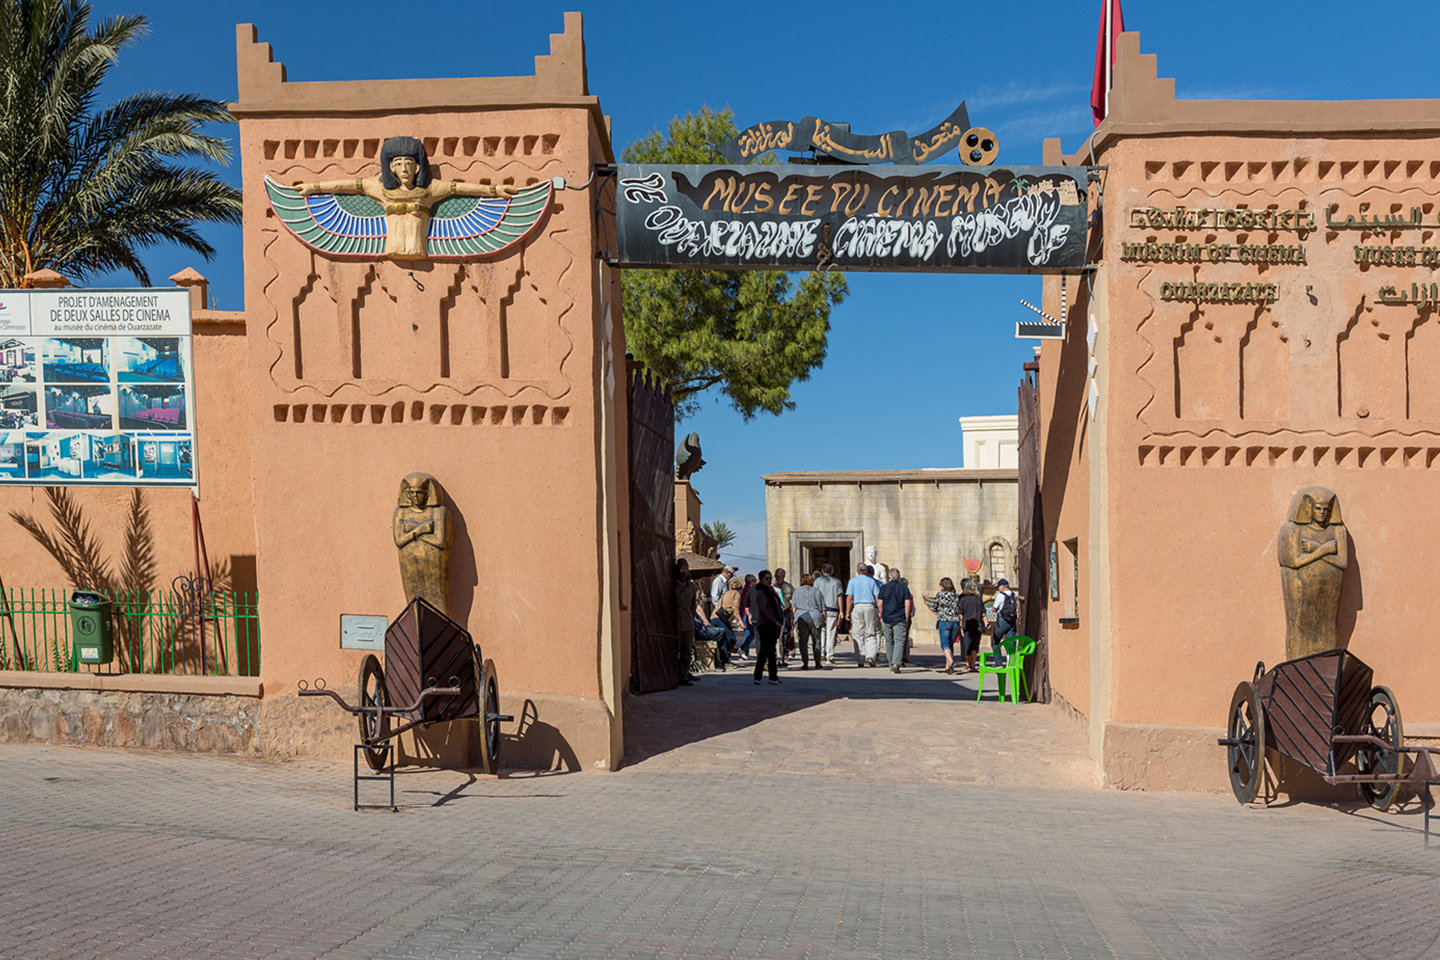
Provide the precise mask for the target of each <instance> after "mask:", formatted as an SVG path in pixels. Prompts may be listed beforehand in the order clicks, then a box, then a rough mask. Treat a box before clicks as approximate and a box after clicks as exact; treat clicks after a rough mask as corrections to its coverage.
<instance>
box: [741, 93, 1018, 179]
mask: <svg viewBox="0 0 1440 960" xmlns="http://www.w3.org/2000/svg"><path fill="white" fill-rule="evenodd" d="M951 149H954V150H955V151H956V153H957V155H958V156H959V158H960V161H961V162H962V163H965V164H968V165H970V166H972V167H973V166H988V165H989V164H992V163H994V162H995V157H996V155H997V154H998V153H999V150H1000V146H999V144H998V143H997V142H996V140H995V134H993V133H991V132H990V131H989V130H987V129H985V128H984V127H972V126H970V113H969V111H968V110H966V109H965V104H963V103H962V104H960V106H958V107H956V108H955V112H954V113H952V114H950V116H948V117H946V118H945V119H944V120H942V121H940V123H938V124H936V125H935V126H933V127H931V128H930V129H929V130H926V131H925V132H924V133H917V134H916V135H915V136H913V137H912V136H910V135H909V134H908V133H906V132H905V131H904V130H895V131H892V132H890V133H881V134H875V135H870V134H862V133H851V132H850V124H848V123H839V122H837V121H833V120H821V119H820V118H819V117H804V118H803V119H801V120H798V121H796V120H767V121H765V122H764V123H757V124H755V125H753V126H749V127H746V128H745V129H744V130H741V131H740V133H739V135H738V136H736V137H735V139H734V140H731V141H727V142H726V143H723V144H721V145H720V154H721V156H723V157H724V158H725V159H726V160H729V161H731V162H732V163H745V162H747V161H752V160H755V159H756V158H757V157H760V156H761V155H763V154H766V153H769V152H770V151H772V150H791V151H794V152H795V153H803V152H805V151H807V150H813V151H815V153H816V154H817V155H822V156H826V157H830V158H832V159H835V160H838V161H840V162H842V163H928V162H930V161H931V160H934V159H935V158H936V157H938V156H940V155H941V154H943V153H945V152H946V151H947V150H951Z"/></svg>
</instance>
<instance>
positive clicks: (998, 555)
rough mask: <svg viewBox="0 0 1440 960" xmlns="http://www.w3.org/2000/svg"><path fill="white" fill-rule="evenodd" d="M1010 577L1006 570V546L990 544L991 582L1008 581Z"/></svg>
mask: <svg viewBox="0 0 1440 960" xmlns="http://www.w3.org/2000/svg"><path fill="white" fill-rule="evenodd" d="M1009 577H1010V575H1009V572H1008V571H1007V570H1006V569H1005V545H1004V544H1001V543H992V544H990V582H991V583H995V582H997V581H999V580H1000V579H1002V578H1004V579H1007V580H1008V579H1009Z"/></svg>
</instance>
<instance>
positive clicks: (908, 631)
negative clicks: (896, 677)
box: [900, 575, 915, 667]
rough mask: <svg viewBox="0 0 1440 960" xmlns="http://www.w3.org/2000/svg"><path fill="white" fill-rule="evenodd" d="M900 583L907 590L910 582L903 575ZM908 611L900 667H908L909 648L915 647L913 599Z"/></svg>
mask: <svg viewBox="0 0 1440 960" xmlns="http://www.w3.org/2000/svg"><path fill="white" fill-rule="evenodd" d="M900 582H901V583H902V584H904V585H905V588H906V589H907V590H908V589H909V588H910V581H909V580H908V579H906V578H905V576H904V575H901V577H900ZM910 611H911V613H910V617H909V619H907V620H906V621H905V653H904V655H903V656H901V658H900V666H902V667H908V666H910V648H911V647H912V646H914V645H915V613H914V611H915V601H914V600H913V599H912V600H911V601H910Z"/></svg>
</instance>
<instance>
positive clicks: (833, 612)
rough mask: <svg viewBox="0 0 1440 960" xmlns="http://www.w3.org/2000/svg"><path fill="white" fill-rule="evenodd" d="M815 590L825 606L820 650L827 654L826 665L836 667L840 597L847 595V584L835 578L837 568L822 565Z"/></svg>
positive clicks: (816, 579)
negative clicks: (836, 635)
mask: <svg viewBox="0 0 1440 960" xmlns="http://www.w3.org/2000/svg"><path fill="white" fill-rule="evenodd" d="M815 589H816V590H818V591H820V599H821V600H822V601H823V603H824V604H825V622H824V624H823V625H822V626H821V628H820V629H821V637H820V649H821V652H822V653H824V654H825V664H826V665H827V666H831V667H833V666H835V634H836V632H837V631H838V630H839V629H840V597H841V595H842V594H844V593H845V584H843V583H841V582H840V578H839V577H837V576H835V568H834V567H832V566H830V564H828V563H825V564H821V565H820V576H818V577H816V578H815Z"/></svg>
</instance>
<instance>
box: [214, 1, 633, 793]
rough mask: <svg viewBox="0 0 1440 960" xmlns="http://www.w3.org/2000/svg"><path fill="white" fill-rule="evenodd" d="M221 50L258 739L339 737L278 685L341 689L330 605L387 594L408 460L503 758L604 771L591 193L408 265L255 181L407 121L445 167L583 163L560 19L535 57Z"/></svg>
mask: <svg viewBox="0 0 1440 960" xmlns="http://www.w3.org/2000/svg"><path fill="white" fill-rule="evenodd" d="M237 53H238V61H239V91H240V94H239V99H238V102H237V103H236V104H235V106H234V107H233V112H234V113H235V115H236V116H237V118H238V120H239V132H240V145H239V161H240V165H241V167H242V170H243V178H244V189H245V212H244V217H245V224H244V231H245V234H244V251H245V254H244V255H245V301H246V321H247V323H246V327H247V340H248V347H249V351H248V366H247V388H248V392H249V395H250V410H249V430H250V432H251V436H252V443H253V464H254V468H253V472H252V481H253V488H254V499H255V504H256V519H255V528H256V535H257V538H258V542H259V545H260V557H261V563H260V566H259V589H260V604H261V605H260V617H261V630H262V633H263V635H264V637H265V656H264V658H263V666H262V680H263V682H264V685H265V697H264V700H263V702H262V716H261V722H260V734H259V737H260V742H261V747H262V749H263V750H264V751H267V752H275V753H313V752H321V753H326V754H329V755H333V754H334V753H335V751H337V750H339V751H341V752H342V753H343V752H344V751H348V749H349V744H350V742H352V741H353V739H354V738H353V732H352V731H351V730H350V727H349V725H344V726H343V727H342V728H341V729H340V730H338V731H336V730H335V729H334V728H333V724H332V723H331V721H333V720H334V716H333V715H332V714H334V713H336V712H337V711H335V709H334V707H333V705H331V704H329V703H328V701H327V702H323V703H322V702H320V701H302V700H300V699H298V698H297V697H296V696H295V690H296V684H297V682H298V681H300V680H313V679H314V678H316V677H324V678H325V679H326V680H327V681H328V682H329V684H330V685H331V686H332V687H335V688H337V689H341V690H346V689H349V690H353V687H354V677H355V676H356V674H357V672H358V670H359V667H360V663H361V659H362V656H363V654H361V653H360V652H356V651H348V650H341V649H340V646H339V623H340V617H341V615H342V614H345V613H355V614H376V615H383V616H387V617H393V616H395V615H396V614H398V613H399V612H400V610H401V609H402V608H403V607H404V605H405V597H404V593H403V589H402V586H401V581H400V576H399V568H398V557H397V551H396V547H395V544H394V542H393V540H392V533H391V516H392V513H393V512H394V510H395V507H396V503H397V495H398V490H399V485H400V480H401V478H402V477H404V476H405V475H406V474H408V473H411V472H414V471H423V472H426V473H429V474H432V475H433V476H434V477H436V478H437V479H438V480H439V482H440V484H441V485H442V486H443V487H444V490H445V493H446V498H447V503H448V506H449V511H450V518H451V523H452V526H453V528H454V543H453V546H452V548H451V554H450V590H451V615H452V617H454V618H455V619H457V620H459V621H460V622H462V623H465V624H466V625H467V626H468V628H469V630H470V631H471V633H472V634H473V635H474V637H475V638H476V639H477V640H478V641H479V642H480V644H481V646H482V648H483V651H484V655H485V656H486V657H488V658H491V659H493V660H494V661H495V663H496V666H497V669H498V674H499V681H500V692H501V698H502V709H503V710H504V711H505V712H513V713H515V714H516V717H517V722H516V723H515V724H510V725H507V726H506V727H504V728H502V733H504V734H508V735H511V737H512V740H511V742H507V743H506V745H505V750H506V762H507V763H508V764H519V765H540V766H547V767H548V766H565V767H571V768H579V767H583V768H591V769H593V768H602V769H603V768H609V767H613V766H614V765H615V764H616V763H617V762H618V760H619V756H620V750H619V719H618V709H619V707H618V698H617V689H618V685H617V681H616V677H617V676H618V675H619V673H618V671H619V670H621V669H623V667H624V665H623V664H621V663H615V662H613V661H614V658H613V657H612V655H611V652H610V648H611V646H613V638H614V637H616V636H627V635H628V630H627V627H626V625H625V623H624V621H623V620H622V618H621V613H620V610H619V609H618V607H619V603H618V600H619V598H620V596H621V587H622V584H621V582H620V581H619V579H618V573H617V571H619V570H621V569H623V568H624V563H623V562H622V561H623V557H622V555H621V552H620V551H621V548H622V546H623V545H622V544H621V542H620V538H619V536H618V535H617V536H612V537H608V538H607V537H606V536H605V535H604V530H605V528H606V524H607V523H608V522H614V523H616V526H615V527H612V528H611V529H624V522H625V516H624V504H623V502H621V501H622V500H623V497H622V496H621V495H620V491H622V490H623V489H624V488H623V487H622V486H620V483H621V480H622V479H623V477H622V475H621V471H620V468H619V464H620V462H622V461H623V449H622V448H621V446H620V445H621V444H623V441H624V436H623V433H621V434H619V435H618V436H616V435H615V432H614V430H613V423H614V422H616V419H617V418H618V422H621V423H623V422H624V419H623V418H624V416H625V412H624V392H623V390H621V391H619V392H618V394H617V393H616V391H615V390H614V382H615V378H614V376H613V374H611V373H610V372H609V370H608V364H609V362H610V359H611V358H613V356H615V355H617V353H618V355H620V356H623V351H624V344H623V334H622V333H621V332H620V330H621V327H620V318H619V298H618V295H617V294H616V290H615V285H614V282H613V277H610V276H608V271H604V270H603V269H602V268H600V267H597V266H596V261H595V257H594V251H595V249H596V244H597V240H596V236H595V228H594V217H593V210H592V194H591V192H590V191H589V190H559V191H557V194H556V198H555V202H554V206H553V209H552V210H551V211H550V212H549V214H548V215H547V216H546V218H545V219H544V220H543V221H542V222H541V224H540V225H539V227H538V229H537V231H536V232H535V233H534V234H533V235H532V236H531V237H530V238H529V239H527V240H525V241H524V242H522V243H521V245H520V246H519V247H518V248H512V249H510V250H508V251H504V252H501V253H500V254H497V255H494V256H491V257H488V258H485V259H480V260H471V261H463V262H453V261H438V260H427V261H422V262H406V263H403V264H402V263H399V262H395V261H391V260H388V259H369V260H356V261H346V260H341V259H336V258H332V257H328V256H326V255H322V254H319V253H315V252H313V251H311V250H310V249H308V248H307V247H306V246H304V245H303V244H301V243H300V242H299V241H298V240H297V239H296V238H295V237H294V236H292V235H291V234H290V233H289V232H287V231H286V230H285V229H283V228H282V226H281V225H280V224H279V223H278V221H277V220H276V218H275V217H274V216H273V214H272V212H271V210H270V208H269V203H268V200H267V196H266V191H265V189H264V185H263V178H264V177H265V176H267V175H269V176H270V177H271V178H273V179H274V180H275V181H277V182H279V183H283V184H293V183H297V182H312V181H322V180H336V179H351V178H358V177H366V176H375V175H377V174H378V153H379V147H380V144H381V142H382V141H383V140H384V139H385V138H386V137H390V136H396V135H408V136H414V137H418V138H420V139H421V140H422V141H423V142H424V143H425V144H426V147H427V149H428V152H429V159H430V163H431V166H432V169H433V171H434V173H435V175H436V177H438V178H440V179H445V180H460V181H465V182H469V183H509V184H514V185H517V186H524V185H527V184H534V183H540V182H544V181H546V180H550V179H552V178H556V177H563V178H564V179H565V181H566V182H567V183H570V184H575V185H583V184H585V183H586V182H587V181H588V180H589V178H590V175H591V169H592V164H593V163H595V162H598V161H608V160H610V159H611V157H610V156H609V153H608V145H607V144H608V133H607V131H606V130H605V129H604V118H603V117H602V115H601V114H600V112H599V107H598V103H597V102H596V100H595V98H594V97H591V96H589V94H588V92H587V91H586V89H585V75H584V71H585V67H584V47H583V41H582V39H581V36H580V23H579V18H578V16H577V15H570V16H567V18H566V32H565V33H564V34H560V35H555V36H552V38H551V54H550V55H549V56H542V57H537V58H536V75H535V76H534V77H521V78H496V79H489V80H487V79H472V80H452V81H433V80H403V81H366V82H357V83H288V82H286V81H285V75H284V68H283V66H281V65H280V64H277V63H274V62H272V59H271V56H270V51H269V45H268V44H261V43H258V42H256V39H255V30H254V28H253V27H248V26H242V27H241V28H239V34H238V51H237ZM561 585H564V586H563V589H562V587H561ZM522 714H523V716H522ZM444 726H454V727H460V726H465V727H469V726H473V725H468V724H467V725H444ZM404 746H405V751H404V752H405V753H407V754H410V755H413V756H420V757H428V756H439V757H440V758H442V759H444V760H447V761H450V762H454V761H464V760H465V759H467V756H469V755H470V754H471V753H472V751H473V745H472V744H471V743H470V741H469V735H468V732H467V731H466V730H458V729H457V730H441V729H437V730H436V731H435V732H434V733H433V734H432V735H429V736H427V737H425V738H422V739H421V740H420V741H419V742H416V741H414V740H413V739H407V741H406V742H405V745H404Z"/></svg>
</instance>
